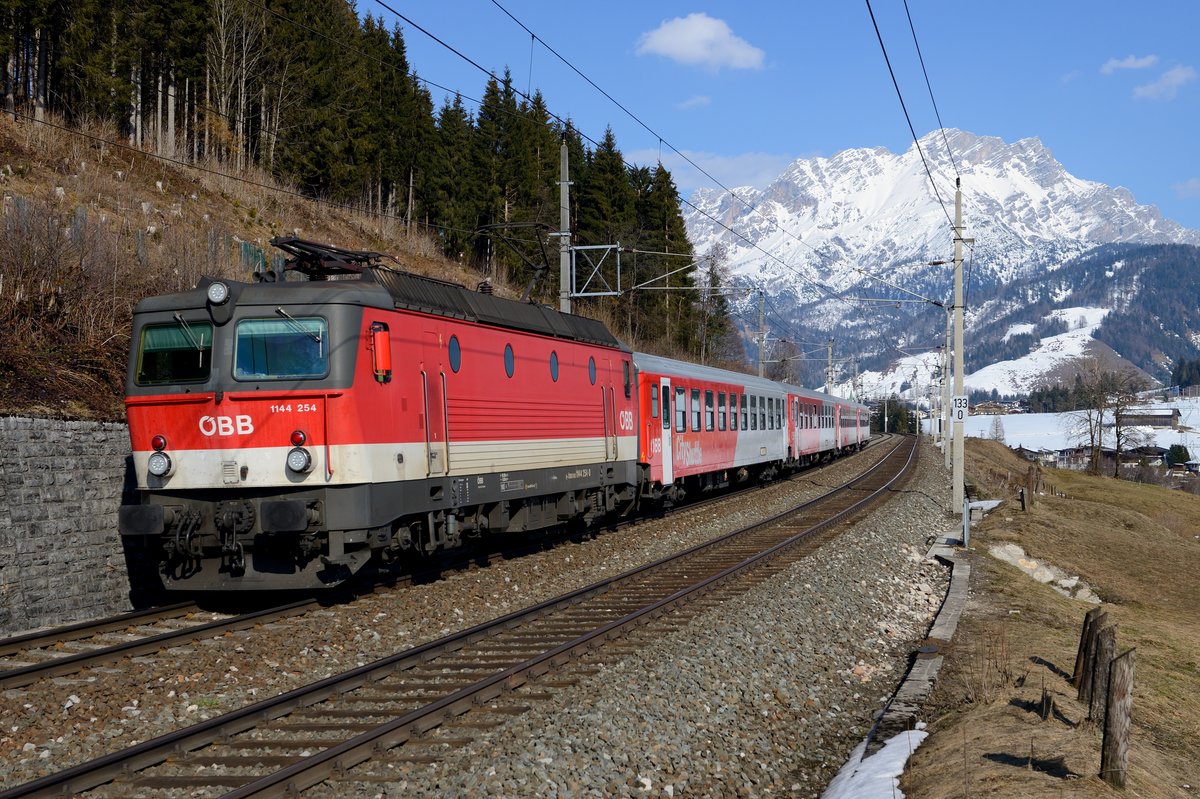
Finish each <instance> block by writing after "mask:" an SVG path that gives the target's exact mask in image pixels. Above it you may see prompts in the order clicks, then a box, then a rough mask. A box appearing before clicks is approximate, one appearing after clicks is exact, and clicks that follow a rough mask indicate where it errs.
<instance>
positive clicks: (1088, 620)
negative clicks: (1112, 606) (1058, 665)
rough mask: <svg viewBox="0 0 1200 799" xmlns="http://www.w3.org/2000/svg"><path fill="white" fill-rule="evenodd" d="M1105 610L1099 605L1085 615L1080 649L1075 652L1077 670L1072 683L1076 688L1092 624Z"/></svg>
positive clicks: (1081, 671)
mask: <svg viewBox="0 0 1200 799" xmlns="http://www.w3.org/2000/svg"><path fill="white" fill-rule="evenodd" d="M1103 612H1104V610H1103V609H1102V608H1101V607H1100V606H1099V605H1097V606H1096V607H1094V608H1092V609H1091V610H1089V611H1088V612H1087V614H1086V615H1084V617H1083V632H1082V633H1080V635H1079V651H1078V652H1076V653H1075V670H1074V671H1073V672H1071V685H1074V686H1075V687H1076V688H1078V687H1079V678H1080V677H1081V676H1082V674H1083V656H1084V654H1086V652H1087V642H1088V636H1089V635H1090V634H1091V630H1092V626H1093V625H1094V624H1095V623H1096V617H1097V616H1099V615H1100V614H1101V613H1103Z"/></svg>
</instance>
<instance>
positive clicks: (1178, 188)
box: [1172, 178, 1200, 199]
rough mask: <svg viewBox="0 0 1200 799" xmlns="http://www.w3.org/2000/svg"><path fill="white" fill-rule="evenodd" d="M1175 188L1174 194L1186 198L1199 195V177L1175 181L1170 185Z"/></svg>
mask: <svg viewBox="0 0 1200 799" xmlns="http://www.w3.org/2000/svg"><path fill="white" fill-rule="evenodd" d="M1172 188H1173V189H1175V194H1176V195H1178V196H1180V197H1183V198H1184V199H1188V198H1191V197H1200V178H1192V179H1191V180H1185V181H1184V182H1183V183H1176V184H1175V185H1174V186H1172Z"/></svg>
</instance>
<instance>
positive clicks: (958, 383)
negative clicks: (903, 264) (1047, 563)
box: [950, 178, 975, 513]
mask: <svg viewBox="0 0 1200 799" xmlns="http://www.w3.org/2000/svg"><path fill="white" fill-rule="evenodd" d="M962 231H963V224H962V178H956V179H955V181H954V405H955V408H954V473H953V476H952V477H951V479H952V480H953V485H952V486H951V487H952V489H953V491H954V504H953V506H951V508H950V512H951V513H961V512H962V511H963V479H964V476H963V467H964V463H963V462H964V460H965V458H964V457H963V454H964V453H963V422H965V421H966V417H967V407H966V403H967V397H966V394H965V393H964V389H963V256H962V246H963V243H964V242H970V243H974V242H975V240H974V239H964V238H963V235H962Z"/></svg>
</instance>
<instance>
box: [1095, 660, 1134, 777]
mask: <svg viewBox="0 0 1200 799" xmlns="http://www.w3.org/2000/svg"><path fill="white" fill-rule="evenodd" d="M1136 651H1137V650H1136V649H1130V650H1129V651H1128V652H1123V653H1121V655H1120V656H1119V657H1116V658H1114V659H1113V662H1112V665H1111V666H1110V667H1109V668H1110V669H1111V672H1112V673H1111V675H1110V676H1109V678H1108V707H1107V711H1106V712H1105V714H1104V743H1103V744H1102V745H1101V748H1100V779H1102V780H1104V781H1105V782H1107V783H1108V784H1109V785H1112V786H1113V787H1114V788H1124V787H1125V771H1126V769H1127V768H1128V767H1129V728H1130V726H1131V725H1132V722H1131V719H1130V715H1131V713H1132V711H1133V674H1134V653H1135V652H1136Z"/></svg>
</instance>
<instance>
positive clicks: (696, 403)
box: [692, 388, 700, 433]
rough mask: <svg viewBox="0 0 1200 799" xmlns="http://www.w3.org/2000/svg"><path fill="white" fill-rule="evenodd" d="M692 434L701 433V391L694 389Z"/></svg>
mask: <svg viewBox="0 0 1200 799" xmlns="http://www.w3.org/2000/svg"><path fill="white" fill-rule="evenodd" d="M692 432H694V433H698V432H700V389H698V388H693V389H692Z"/></svg>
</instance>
